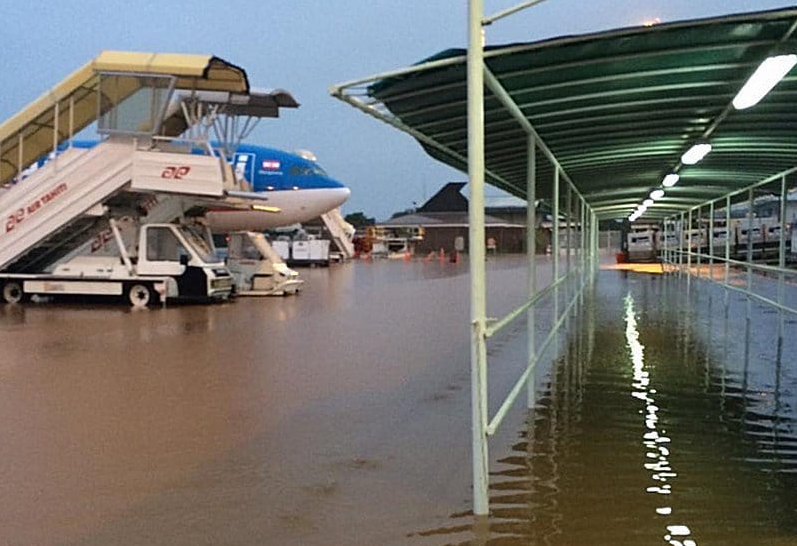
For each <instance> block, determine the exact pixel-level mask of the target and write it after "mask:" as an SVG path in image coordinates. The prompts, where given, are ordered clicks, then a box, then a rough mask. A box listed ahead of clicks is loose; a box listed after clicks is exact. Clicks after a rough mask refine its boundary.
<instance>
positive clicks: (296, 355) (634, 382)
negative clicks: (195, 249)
mask: <svg viewBox="0 0 797 546" xmlns="http://www.w3.org/2000/svg"><path fill="white" fill-rule="evenodd" d="M540 260H541V265H540V267H541V275H540V277H541V282H540V284H541V285H544V284H545V282H546V280H547V278H549V277H547V276H546V275H547V272H548V271H549V268H550V265H549V264H548V263H547V260H546V259H545V258H541V259H540ZM488 266H489V267H488V269H489V272H488V279H489V281H490V283H491V288H490V294H489V300H488V301H489V306H488V307H489V310H490V314H491V315H493V316H500V315H501V314H502V313H505V312H506V311H508V310H509V309H511V308H512V307H513V306H514V305H515V304H517V303H518V298H520V297H522V294H523V291H524V289H525V288H524V287H525V283H526V279H525V271H524V261H523V258H519V257H518V258H502V259H497V260H491V261H490V262H489V264H488ZM302 274H303V276H304V277H305V278H306V280H307V284H306V285H305V287H306V288H305V290H304V291H303V293H302V294H300V295H299V296H298V297H288V298H266V299H262V298H252V299H240V300H238V301H236V302H232V303H229V304H223V305H212V306H183V307H169V308H166V309H152V310H147V311H143V312H132V311H130V310H128V309H127V308H125V307H122V306H108V305H77V304H71V303H70V304H41V305H38V304H31V305H26V306H0V346H1V347H2V350H1V352H0V436H1V437H2V442H0V544H10V545H15V546H16V545H37V546H46V545H59V546H61V545H67V546H77V545H97V546H99V545H107V544H115V545H134V544H135V545H139V544H148V545H149V544H155V545H167V544H168V545H198V544H208V545H210V544H214V545H216V544H235V545H271V544H273V545H277V544H279V545H286V544H302V545H305V544H307V545H315V544H318V545H322V544H323V545H336V544H356V545H359V544H363V545H366V544H367V545H374V544H379V545H388V544H396V545H398V544H412V545H416V544H417V545H424V546H425V545H441V546H442V545H448V544H494V545H536V544H546V545H560V544H561V545H571V544H572V545H579V544H629V545H631V544H634V545H635V544H657V543H665V544H666V543H668V542H669V543H672V544H683V545H684V546H689V545H690V544H776V545H780V544H793V543H795V542H796V541H797V523H795V522H797V518H795V517H794V516H795V509H797V495H796V494H795V493H794V491H795V485H797V483H795V482H797V479H795V470H797V465H796V464H795V461H797V450H796V449H795V448H796V447H797V441H796V440H797V437H796V436H795V432H794V430H795V418H797V416H796V415H795V413H794V412H795V411H796V410H795V408H796V407H797V398H795V397H797V383H796V382H797V370H795V364H797V362H795V356H794V355H795V354H797V352H795V349H797V347H795V344H796V343H797V342H796V341H795V339H794V338H795V336H794V335H793V334H794V332H795V322H794V320H793V318H794V317H788V316H787V317H786V318H785V320H784V331H785V332H786V333H787V334H786V336H784V342H783V344H782V345H779V344H778V343H777V336H773V334H772V332H773V328H774V331H775V332H777V328H778V323H779V321H780V317H779V316H778V314H777V313H772V312H771V311H768V310H763V309H762V308H760V307H758V305H755V304H754V305H752V306H751V307H750V313H751V314H750V318H749V320H748V318H747V312H748V306H747V303H746V302H745V301H744V300H742V299H740V296H739V295H737V294H731V295H730V296H729V302H730V304H729V311H728V313H727V315H726V313H725V306H724V297H725V296H724V292H723V291H722V290H721V289H715V288H712V287H709V286H707V285H706V283H704V282H699V283H695V282H694V280H693V281H692V283H691V285H690V287H689V291H688V292H687V290H686V288H687V284H686V283H685V282H684V281H683V280H681V281H679V280H677V279H675V278H670V277H666V278H665V277H661V276H643V275H634V274H626V273H623V272H614V271H612V272H602V273H600V275H599V277H598V283H597V286H596V289H595V292H594V294H589V295H587V296H586V297H585V303H584V309H583V313H581V316H580V317H579V318H574V319H573V321H572V324H571V332H572V335H571V336H570V337H569V338H568V339H567V340H566V342H563V346H564V347H565V351H564V356H563V357H561V358H559V359H557V360H556V362H554V363H553V365H551V364H548V365H547V366H542V367H541V369H540V374H539V377H538V385H539V398H538V404H537V407H536V409H535V411H534V412H533V413H532V414H531V419H530V424H527V413H526V411H525V409H524V408H522V407H517V408H515V409H514V410H513V411H512V412H511V413H510V414H509V416H508V418H507V420H506V421H505V423H504V425H503V427H502V429H501V432H500V433H499V434H498V436H497V437H496V438H495V439H494V441H493V442H492V443H491V448H490V449H491V451H490V455H491V470H492V472H493V474H492V476H491V506H492V509H493V512H492V514H491V516H490V517H489V518H487V519H486V521H477V522H476V525H474V519H473V517H472V516H470V515H469V513H468V512H469V510H470V506H471V490H470V479H471V477H470V473H471V467H470V441H471V439H470V362H469V354H470V353H469V351H470V348H469V345H468V324H467V317H468V314H469V303H468V283H469V279H468V276H467V265H466V264H463V263H460V264H449V263H445V264H443V263H437V262H433V263H428V264H425V263H421V262H413V263H402V262H394V261H390V262H388V261H383V262H375V263H350V264H343V265H341V266H336V267H332V268H330V269H328V270H327V269H305V270H302ZM726 316H727V318H726ZM545 317H546V311H545V310H542V311H540V313H539V324H540V325H541V327H543V326H544V324H545V320H546V318H545ZM747 325H750V328H747ZM789 333H791V335H789ZM525 345H526V340H525V324H524V323H522V321H521V322H520V323H518V324H517V325H514V324H513V325H512V326H511V327H510V328H509V329H508V331H507V332H506V333H505V334H502V335H501V336H500V337H499V338H498V339H496V340H494V341H491V343H490V346H489V351H490V355H491V357H490V358H491V369H490V381H491V384H490V387H491V391H490V395H491V406H494V405H496V404H498V403H499V402H500V398H501V397H502V396H503V395H504V394H505V393H506V392H507V390H508V388H509V387H510V386H511V384H512V383H513V382H514V380H515V379H516V377H517V375H518V374H519V370H520V369H521V368H522V366H523V361H524V357H523V354H524V351H525Z"/></svg>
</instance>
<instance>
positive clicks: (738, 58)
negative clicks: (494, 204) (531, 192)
mask: <svg viewBox="0 0 797 546" xmlns="http://www.w3.org/2000/svg"><path fill="white" fill-rule="evenodd" d="M795 28H797V9H794V8H787V9H782V10H773V11H769V12H757V13H749V14H741V15H732V16H727V17H715V18H711V19H705V20H696V21H683V22H676V23H667V24H661V25H655V26H653V27H650V28H642V27H635V28H628V29H619V30H613V31H609V32H603V33H595V34H588V35H584V36H571V37H564V38H559V39H554V40H548V41H543V42H530V43H526V44H513V45H508V46H495V47H489V48H486V50H485V52H484V58H485V62H486V64H487V70H488V74H487V75H486V76H485V78H486V80H485V81H486V82H487V84H488V85H489V86H490V90H491V91H492V92H493V94H492V96H488V97H486V100H485V107H484V126H485V134H486V137H487V138H486V147H485V166H486V168H487V169H488V171H489V174H488V178H489V180H490V181H491V182H492V183H494V184H495V185H497V186H498V187H500V188H502V189H505V190H507V191H509V192H510V193H513V194H514V195H517V196H519V197H523V196H524V194H525V191H526V184H525V164H524V161H525V159H524V157H525V153H524V152H523V150H524V147H525V139H526V137H527V134H528V130H527V128H524V126H523V124H522V122H521V123H518V119H519V118H524V119H526V120H527V121H528V122H529V123H530V124H533V126H534V128H535V130H536V132H537V134H538V136H539V137H540V140H541V141H542V142H544V143H545V146H546V147H547V150H546V153H545V155H546V156H547V155H548V154H547V152H550V153H551V154H553V155H554V156H555V157H556V158H557V160H558V165H559V167H561V168H562V170H563V171H564V172H565V173H567V179H568V180H569V181H570V182H572V183H573V185H574V186H575V187H576V188H577V189H578V191H579V192H580V193H581V194H582V195H584V196H585V197H586V198H587V199H588V200H589V199H590V196H591V195H592V194H593V192H595V191H599V188H605V187H607V186H608V187H616V188H623V187H628V188H632V187H646V188H648V189H647V190H646V191H643V192H642V193H641V194H640V195H639V196H638V197H639V202H641V201H642V200H643V199H644V198H645V197H646V195H645V193H647V191H649V189H650V188H655V187H658V186H659V185H660V183H661V179H662V178H663V176H664V175H665V174H667V173H668V172H670V171H672V170H677V171H679V172H680V174H681V177H682V182H681V183H682V184H686V183H687V182H688V183H689V185H691V186H696V185H697V186H704V187H705V188H706V189H705V192H706V193H705V196H706V197H712V196H713V197H720V196H721V195H722V194H723V193H724V192H725V191H728V190H734V189H736V188H738V187H740V186H744V185H747V184H750V183H753V182H755V181H758V180H761V179H763V178H766V177H768V176H770V175H772V174H773V173H776V172H780V171H782V170H785V169H788V168H791V167H792V166H794V164H795V160H794V157H795V155H797V115H795V113H794V112H795V111H797V110H796V109H795V108H794V101H795V99H797V77H794V76H792V77H790V78H787V79H786V80H784V81H782V82H781V83H780V84H779V85H778V87H777V88H776V89H775V90H774V91H773V92H772V93H770V95H769V96H768V97H767V99H766V100H765V101H763V102H762V103H761V104H760V105H758V106H757V107H756V108H755V109H751V110H750V111H743V112H737V111H735V110H733V109H732V108H730V107H729V105H730V103H731V99H732V98H733V96H734V95H735V93H736V91H738V89H739V87H740V86H741V84H742V83H743V82H744V81H745V80H746V78H747V77H748V76H749V74H750V73H751V72H752V71H753V70H754V69H755V67H756V66H757V65H758V64H759V63H760V62H761V60H762V59H764V58H765V57H766V56H767V55H769V53H770V52H771V51H773V50H774V49H778V48H786V49H790V50H795V51H797V40H796V39H795ZM464 53H465V52H464V51H461V50H447V51H444V52H441V53H440V54H438V55H435V56H433V57H431V58H430V59H429V61H428V62H422V63H419V65H417V66H415V67H411V68H408V69H402V71H394V72H392V73H388V74H383V75H380V76H374V77H372V78H366V79H362V80H358V81H357V82H356V87H357V89H356V90H355V86H352V87H350V88H349V87H347V85H346V84H343V85H341V86H338V87H336V88H335V90H336V91H335V92H336V94H337V95H338V96H341V97H342V96H348V97H355V93H360V94H362V92H363V90H364V94H363V95H362V99H361V98H360V96H357V98H353V99H352V100H362V101H364V102H363V104H366V103H367V105H368V106H367V107H366V108H367V109H373V110H378V111H380V112H381V113H383V114H384V115H386V116H388V117H391V116H392V117H394V118H395V119H399V120H400V121H401V123H402V124H403V125H405V126H407V127H409V128H411V129H412V130H413V131H416V132H417V133H420V134H422V135H424V136H425V137H428V138H431V139H432V140H433V141H434V143H435V144H434V145H428V144H427V143H425V142H423V141H422V145H423V146H424V148H426V149H427V151H428V152H429V153H430V154H431V155H432V156H434V157H435V158H437V159H441V160H443V161H446V162H448V163H449V164H451V165H453V166H455V167H457V168H460V169H463V168H464V163H462V162H461V160H452V159H451V158H452V157H457V156H458V157H460V158H461V157H464V156H466V154H467V151H466V148H467V130H466V120H467V111H466V107H465V103H466V99H467V96H466V92H465V87H464V79H465V78H464V75H465V69H464V60H465V55H464ZM490 81H493V83H492V84H491V83H490ZM350 83H351V82H350ZM497 89H500V90H502V91H496V90H497ZM502 93H505V95H506V97H509V98H511V99H512V101H511V102H512V104H513V105H514V106H509V107H508V106H507V104H508V101H507V100H506V97H504V96H502ZM701 138H710V139H711V140H712V143H713V144H714V150H713V151H712V153H711V154H709V156H708V157H707V158H706V159H704V161H703V162H702V163H701V164H699V165H696V166H684V165H681V164H680V156H681V154H682V153H683V152H684V151H685V150H686V149H688V148H689V147H690V146H691V144H692V143H694V142H695V141H697V140H699V139H701ZM419 140H420V139H419ZM444 150H445V151H444ZM550 168H553V167H552V166H545V165H542V164H541V165H540V175H541V176H545V175H546V173H547V171H546V169H550ZM703 173H714V174H713V175H711V176H709V175H708V174H705V175H704V174H703ZM499 179H500V180H499ZM715 189H716V190H717V193H714V194H711V195H709V193H708V192H713V191H714V190H715ZM541 190H542V191H540V192H539V193H538V197H539V198H541V199H543V200H547V199H550V198H551V195H550V192H549V190H548V189H547V188H541ZM665 191H666V192H667V193H669V192H670V190H667V189H666V188H665ZM673 191H675V190H673ZM633 208H634V207H633V205H629V208H628V209H626V210H625V211H623V209H622V208H618V209H617V216H618V217H623V216H626V215H627V214H628V213H629V212H630V211H631V210H633Z"/></svg>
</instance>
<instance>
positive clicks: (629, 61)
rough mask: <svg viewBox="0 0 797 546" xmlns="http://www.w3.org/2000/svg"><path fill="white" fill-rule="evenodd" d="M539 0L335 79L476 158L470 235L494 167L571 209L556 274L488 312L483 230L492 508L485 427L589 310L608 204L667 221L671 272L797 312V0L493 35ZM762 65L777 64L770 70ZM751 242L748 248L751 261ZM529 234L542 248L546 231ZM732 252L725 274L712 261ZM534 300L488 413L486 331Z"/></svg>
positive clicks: (479, 320) (433, 144)
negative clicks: (572, 32) (740, 10)
mask: <svg viewBox="0 0 797 546" xmlns="http://www.w3.org/2000/svg"><path fill="white" fill-rule="evenodd" d="M540 1H541V0H532V1H528V2H524V3H522V4H520V5H519V6H517V7H516V8H512V9H508V10H505V11H503V12H501V13H497V14H495V15H493V16H489V17H486V16H485V14H484V13H483V5H482V2H481V1H479V0H471V1H470V2H469V10H470V11H469V46H468V49H467V50H446V51H443V52H440V53H437V54H435V55H433V56H431V57H429V58H428V59H425V60H423V61H421V62H419V63H418V64H416V65H413V66H412V67H408V68H404V69H400V70H396V71H392V72H388V73H384V74H379V75H375V76H371V77H368V78H362V79H359V80H354V81H350V82H347V83H343V84H340V85H337V86H334V87H333V88H332V90H331V93H332V94H333V95H334V96H336V97H337V98H339V99H341V100H343V101H345V102H347V103H349V104H351V105H352V106H354V107H356V108H358V109H360V110H362V111H363V112H365V113H367V114H369V115H371V116H374V117H376V118H378V119H380V120H381V121H384V122H386V123H388V124H390V125H392V126H394V127H397V128H399V129H401V130H403V131H406V132H407V133H409V134H410V135H412V136H413V137H414V138H416V139H417V140H418V142H419V143H420V144H421V145H422V146H423V147H424V149H425V150H426V151H427V152H428V153H429V154H430V155H432V156H433V157H435V158H437V159H440V160H441V161H444V162H446V163H448V164H450V165H452V166H454V167H457V168H460V169H462V170H467V171H468V173H469V179H470V190H471V198H470V240H471V241H477V240H483V239H484V202H483V198H484V184H485V182H488V183H490V184H493V185H495V186H497V187H499V188H502V189H504V190H506V191H508V192H509V193H511V194H513V195H516V196H518V197H521V198H524V199H526V201H527V202H528V204H529V205H528V222H529V225H535V224H536V218H535V214H536V210H537V208H536V207H535V205H536V204H537V202H538V201H542V202H544V203H546V204H547V205H548V206H549V207H550V210H551V211H552V216H553V217H554V218H556V219H558V223H559V226H560V228H559V229H555V230H554V231H553V243H552V247H553V254H552V274H553V279H554V280H553V282H552V283H551V284H550V285H548V286H547V287H546V288H545V289H544V290H538V289H537V283H536V279H535V267H533V259H530V260H529V267H528V299H527V301H526V302H524V303H523V304H521V305H520V306H518V307H517V308H516V309H515V311H513V312H512V313H510V314H509V315H507V316H506V317H504V318H502V319H500V320H498V319H492V318H488V316H487V314H486V296H485V294H486V290H485V286H486V285H485V274H484V259H485V256H484V248H483V246H481V245H471V246H472V249H471V256H470V257H471V260H470V266H471V317H470V324H471V344H472V346H471V365H472V369H471V380H472V400H473V403H472V411H473V415H472V422H473V429H472V432H473V455H474V465H473V480H474V501H473V511H474V513H475V514H477V515H482V514H487V513H488V512H489V501H488V496H487V491H488V487H489V483H488V474H489V471H488V460H489V458H488V445H487V438H488V437H489V436H491V435H493V434H494V433H495V432H496V430H497V428H498V427H499V426H500V423H501V421H502V419H503V417H504V415H506V412H507V411H508V408H509V407H510V406H511V405H512V404H513V402H514V401H515V400H516V399H517V398H518V397H519V396H520V395H521V394H522V393H523V392H526V393H527V395H526V398H527V404H528V406H529V407H533V405H534V403H535V401H534V389H533V388H532V387H531V386H533V384H534V382H533V381H530V379H532V378H533V377H534V369H535V366H536V364H537V363H538V362H539V361H540V359H541V358H542V357H543V355H545V354H546V350H547V349H549V348H550V349H552V350H554V352H558V348H559V347H560V339H559V331H560V329H563V328H567V326H568V325H569V324H570V323H571V322H572V320H571V317H572V316H573V313H574V311H575V312H576V313H575V316H579V314H580V313H579V311H581V305H582V300H583V290H584V289H585V287H587V286H590V285H591V283H592V281H593V279H594V271H595V269H596V267H597V260H598V255H597V244H596V243H597V234H598V229H599V225H600V224H599V223H600V222H601V221H607V220H608V221H614V220H617V221H620V222H631V223H634V222H645V223H655V224H658V225H659V226H660V229H661V231H662V232H663V239H662V240H663V244H662V247H663V249H664V251H663V261H664V264H665V267H666V269H667V271H669V272H677V273H678V274H679V275H682V276H685V280H686V285H687V287H691V279H692V278H693V276H699V277H701V278H705V279H707V280H715V281H720V282H722V283H724V284H725V286H727V287H728V290H729V291H730V290H737V291H741V292H743V293H744V295H745V296H746V298H747V301H748V306H749V305H752V301H757V302H759V303H763V304H766V305H770V306H772V307H773V308H774V309H775V310H776V311H777V313H778V314H779V316H780V317H781V320H780V323H779V324H780V326H779V327H778V328H776V329H775V331H773V332H771V335H772V337H773V339H777V344H778V345H779V344H780V341H781V340H782V338H783V332H784V329H783V324H784V320H783V316H784V314H793V313H795V308H794V307H793V306H789V305H788V302H787V298H786V296H785V292H786V287H787V286H788V285H789V283H790V282H793V280H794V278H793V272H792V271H791V270H788V269H786V267H785V265H786V253H787V232H788V229H789V221H790V219H789V218H787V217H786V206H785V203H786V201H787V195H788V193H789V191H790V190H791V188H793V187H794V182H793V181H792V176H793V173H794V172H795V170H797V168H795V165H796V164H797V161H795V150H796V147H797V131H795V129H797V115H795V109H794V97H795V96H797V95H795V92H797V78H795V77H793V76H788V75H787V74H788V73H789V70H790V69H791V67H792V66H794V64H795V62H797V56H795V52H797V37H795V35H794V32H795V30H796V29H797V10H795V9H793V8H789V9H783V10H777V11H768V12H757V13H748V14H739V15H728V16H725V17H720V18H713V19H705V20H693V21H682V22H675V23H667V24H661V25H655V26H652V27H634V28H627V29H620V30H612V31H608V32H603V33H597V34H589V35H584V36H567V37H562V38H556V39H552V40H547V41H543V42H528V43H515V44H507V45H503V46H491V47H487V48H484V47H483V46H482V44H483V43H484V41H483V40H484V35H485V33H486V31H487V30H488V29H489V25H491V24H494V23H499V22H500V20H501V19H503V18H504V17H506V16H509V15H513V14H514V13H516V12H518V11H521V10H523V9H524V8H527V7H531V6H533V5H534V4H536V3H539V2H540ZM528 16H533V11H532V12H530V14H528ZM760 67H762V68H760ZM770 69H771V70H770ZM764 72H769V75H770V77H771V80H770V81H769V83H763V84H759V82H760V77H761V76H762V75H764ZM784 75H786V77H785V78H784V79H781V78H782V77H783V76H784ZM762 98H763V100H761V99H762ZM758 101H760V103H759V102H758ZM762 194H767V195H768V196H771V198H772V199H774V200H777V201H778V203H779V205H780V206H779V207H778V209H779V210H778V212H777V215H776V221H775V224H776V225H775V227H776V228H777V229H776V230H774V231H773V232H772V237H770V239H769V240H770V242H772V243H775V249H776V252H775V255H776V256H777V258H776V259H775V263H773V264H770V265H760V264H753V258H754V257H756V248H757V247H758V246H760V244H758V243H757V242H756V240H755V239H754V237H753V235H752V234H753V232H754V230H755V229H758V230H759V231H760V230H761V229H763V228H762V226H761V225H760V223H759V224H757V223H756V221H755V219H754V218H753V213H752V211H753V205H754V203H755V202H756V198H757V197H759V196H760V195H762ZM740 203H741V204H742V206H746V207H747V209H746V210H747V213H746V214H747V218H746V224H744V223H742V224H739V223H737V224H736V225H735V226H734V227H735V228H737V229H738V230H740V232H744V230H745V229H746V234H747V235H746V239H739V238H738V237H737V239H736V240H735V241H734V242H733V243H732V242H731V238H730V235H729V234H730V230H731V211H732V210H733V209H734V208H735V207H738V206H739V205H740ZM722 220H724V224H723V223H722ZM723 225H724V229H725V234H724V238H723V237H720V232H721V231H722V229H721V228H722V226H723ZM527 232H529V233H531V232H533V230H531V229H527ZM731 244H734V245H735V246H736V247H737V248H736V249H735V250H736V251H737V253H735V254H734V256H735V258H733V259H732V258H731ZM739 246H742V249H743V251H744V252H743V254H744V258H746V259H744V260H738V250H739V248H738V247H739ZM527 248H529V249H532V250H533V249H534V241H533V238H532V239H531V240H529V241H528V246H527ZM531 254H533V251H532V252H531ZM762 254H763V251H762V252H761V253H760V255H762ZM760 255H759V256H760ZM717 269H719V270H720V271H721V274H718V275H715V274H713V273H712V275H707V274H704V272H705V271H711V272H716V270H717ZM739 272H741V278H742V279H743V281H742V283H741V285H740V284H739V282H738V279H739V277H740V275H739ZM763 275H767V276H769V278H774V279H775V280H776V284H775V289H774V291H769V292H767V290H769V289H766V290H764V291H760V290H758V289H757V288H756V287H757V286H758V285H759V284H760V283H758V281H757V279H759V278H761V277H762V276H763ZM768 286H769V285H768ZM764 292H767V293H766V294H765V293H764ZM727 293H728V292H727V291H726V294H727ZM544 299H549V301H551V302H552V307H553V312H554V317H555V320H554V321H553V325H552V327H551V328H550V330H549V331H548V332H547V333H548V335H547V336H546V337H545V339H544V341H543V343H542V344H538V343H535V335H534V332H535V305H536V304H537V303H538V302H541V301H542V300H544ZM727 301H728V299H727V297H726V305H727ZM521 316H526V317H527V324H528V332H529V333H528V366H527V367H526V370H525V371H524V372H523V373H522V374H521V376H520V378H519V379H518V381H517V383H516V384H515V387H514V388H512V389H511V391H510V392H509V394H508V396H507V398H506V400H505V401H504V403H503V404H502V405H501V406H500V408H499V409H498V410H497V411H496V412H495V413H493V414H491V415H490V414H488V407H489V406H490V405H489V404H488V401H487V392H488V388H487V383H488V373H487V342H488V340H489V339H490V338H491V337H492V336H493V335H494V334H495V333H497V332H498V331H499V330H501V329H502V328H503V327H505V326H507V325H508V324H510V323H512V322H513V321H514V320H515V319H517V318H518V317H521Z"/></svg>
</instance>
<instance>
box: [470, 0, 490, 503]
mask: <svg viewBox="0 0 797 546" xmlns="http://www.w3.org/2000/svg"><path fill="white" fill-rule="evenodd" d="M483 12H484V5H483V1H482V0H469V2H468V60H467V64H468V66H467V68H468V86H467V87H468V178H469V180H470V199H469V200H468V217H469V222H470V227H469V233H468V236H469V242H468V253H469V255H470V256H469V261H470V317H471V352H470V361H471V412H472V424H471V427H472V444H473V513H474V515H476V516H485V515H487V514H488V513H489V510H490V505H489V497H488V486H489V484H488V471H489V469H488V454H487V337H486V334H485V330H486V323H487V316H486V315H487V301H486V300H487V294H486V292H487V287H486V274H485V258H486V256H485V252H486V251H485V247H484V39H483V29H482V24H481V23H482V16H483Z"/></svg>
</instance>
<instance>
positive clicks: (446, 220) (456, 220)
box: [379, 211, 526, 228]
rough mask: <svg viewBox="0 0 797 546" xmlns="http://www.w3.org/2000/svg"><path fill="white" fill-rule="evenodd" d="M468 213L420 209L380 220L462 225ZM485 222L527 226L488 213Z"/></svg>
mask: <svg viewBox="0 0 797 546" xmlns="http://www.w3.org/2000/svg"><path fill="white" fill-rule="evenodd" d="M468 223H469V220H468V213H467V211H466V212H427V213H421V212H420V211H418V212H414V213H410V214H405V215H403V216H397V217H395V218H391V219H390V220H387V221H385V222H379V225H380V226H382V227H413V226H423V227H462V226H468ZM484 223H485V225H487V226H488V227H517V228H523V227H526V226H525V224H512V223H509V222H507V221H506V220H502V219H501V218H496V217H495V216H489V215H486V216H485V217H484Z"/></svg>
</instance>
